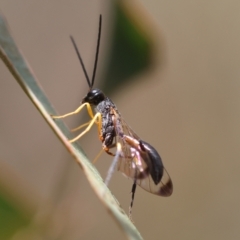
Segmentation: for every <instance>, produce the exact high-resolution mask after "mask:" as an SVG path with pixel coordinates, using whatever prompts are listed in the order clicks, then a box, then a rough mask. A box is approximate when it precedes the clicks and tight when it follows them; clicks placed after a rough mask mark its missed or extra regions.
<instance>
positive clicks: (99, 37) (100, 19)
mask: <svg viewBox="0 0 240 240" xmlns="http://www.w3.org/2000/svg"><path fill="white" fill-rule="evenodd" d="M101 30H102V15H101V14H100V16H99V27H98V41H97V49H96V55H95V63H94V68H93V75H92V84H91V87H93V84H94V80H95V75H96V70H97V62H98V53H99V47H100V39H101Z"/></svg>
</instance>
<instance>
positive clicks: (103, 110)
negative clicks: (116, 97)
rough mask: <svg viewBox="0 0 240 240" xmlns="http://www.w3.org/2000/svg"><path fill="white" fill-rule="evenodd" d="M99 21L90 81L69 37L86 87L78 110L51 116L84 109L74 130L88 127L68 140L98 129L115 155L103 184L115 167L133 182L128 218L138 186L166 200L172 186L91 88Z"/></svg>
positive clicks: (153, 156) (155, 157) (152, 154)
mask: <svg viewBox="0 0 240 240" xmlns="http://www.w3.org/2000/svg"><path fill="white" fill-rule="evenodd" d="M101 22H102V18H101V15H100V19H99V31H98V42H97V49H96V56H95V64H94V70H93V76H92V80H91V81H90V79H89V77H88V74H87V71H86V69H85V66H84V64H83V61H82V58H81V55H80V53H79V51H78V48H77V46H76V43H75V41H74V39H73V37H70V38H71V41H72V43H73V46H74V48H75V50H76V53H77V55H78V58H79V60H80V63H81V66H82V68H83V71H84V74H85V77H86V79H87V83H88V86H89V91H88V93H87V95H86V96H85V97H84V98H83V100H82V104H81V105H80V107H79V108H78V109H76V110H75V111H74V112H70V113H68V114H65V115H62V116H52V117H53V118H65V117H67V116H70V115H74V114H77V113H79V112H80V111H81V110H82V109H83V108H84V107H86V108H87V111H88V114H89V116H90V118H91V120H90V121H89V122H88V123H86V124H83V125H81V126H80V127H78V128H76V129H75V130H77V129H80V128H82V127H84V126H87V127H86V129H85V130H84V131H83V132H82V133H81V134H79V135H78V136H77V137H75V138H74V139H71V140H69V141H70V142H75V141H77V140H78V139H80V138H81V137H82V136H83V135H84V134H85V133H87V132H88V131H89V130H90V129H91V127H92V126H93V125H94V124H96V125H97V126H98V133H99V138H100V140H101V142H102V148H103V150H104V151H105V152H106V153H108V154H110V155H112V156H114V160H113V162H112V165H111V167H110V169H109V171H108V174H107V177H106V180H105V183H106V185H107V184H108V183H109V180H110V178H111V175H112V173H113V171H114V169H115V168H116V166H117V169H118V170H119V171H120V172H122V173H123V174H124V175H125V176H127V177H129V178H131V179H132V180H133V186H132V191H131V193H132V200H131V204H130V207H129V216H130V217H131V210H132V206H133V200H134V194H135V191H136V186H137V185H139V186H140V187H142V188H143V189H145V190H146V191H148V192H150V193H153V194H156V195H159V196H164V197H167V196H170V195H171V194H172V191H173V184H172V181H171V178H170V176H169V175H168V173H167V171H166V169H165V168H164V166H163V163H162V160H161V157H160V156H159V154H158V152H157V151H156V150H155V148H154V147H152V146H151V145H150V144H149V143H147V142H145V141H143V140H142V139H141V138H140V137H138V135H137V134H136V133H135V132H134V131H133V130H132V129H131V128H130V127H129V126H128V125H127V124H126V122H125V121H124V120H123V118H122V117H121V114H120V113H119V112H118V110H117V107H116V105H115V104H114V103H113V102H112V101H111V100H110V99H109V98H108V97H106V96H105V95H104V93H103V92H102V91H101V90H99V89H93V85H94V79H95V74H96V68H97V60H98V53H99V46H100V37H101ZM113 148H117V150H116V152H115V153H113V152H112V149H113Z"/></svg>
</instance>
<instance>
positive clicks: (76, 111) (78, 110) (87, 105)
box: [52, 103, 93, 118]
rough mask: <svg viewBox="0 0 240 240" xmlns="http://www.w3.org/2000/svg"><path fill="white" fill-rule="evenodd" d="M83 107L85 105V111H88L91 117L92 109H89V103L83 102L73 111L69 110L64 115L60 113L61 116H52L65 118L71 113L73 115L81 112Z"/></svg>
mask: <svg viewBox="0 0 240 240" xmlns="http://www.w3.org/2000/svg"><path fill="white" fill-rule="evenodd" d="M84 107H87V111H88V114H89V116H90V117H91V118H93V112H92V109H91V106H90V104H89V103H83V104H82V105H81V106H80V107H78V108H77V109H76V110H75V111H73V112H70V113H67V114H64V115H61V116H52V118H65V117H68V116H71V115H75V114H77V113H79V112H81V111H82V109H83V108H84Z"/></svg>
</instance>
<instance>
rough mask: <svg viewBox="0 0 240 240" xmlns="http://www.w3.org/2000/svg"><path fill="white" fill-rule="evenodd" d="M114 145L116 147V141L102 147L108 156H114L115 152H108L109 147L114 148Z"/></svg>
mask: <svg viewBox="0 0 240 240" xmlns="http://www.w3.org/2000/svg"><path fill="white" fill-rule="evenodd" d="M114 147H116V143H113V144H112V145H110V146H108V147H104V148H103V150H104V151H105V152H106V153H107V154H109V155H110V156H113V157H114V156H115V154H114V153H112V152H110V148H114Z"/></svg>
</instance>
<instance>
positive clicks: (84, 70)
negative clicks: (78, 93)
mask: <svg viewBox="0 0 240 240" xmlns="http://www.w3.org/2000/svg"><path fill="white" fill-rule="evenodd" d="M70 39H71V41H72V44H73V46H74V48H75V51H76V53H77V56H78V59H79V61H80V63H81V66H82V69H83V72H84V75H85V77H86V79H87V83H88V86H89V88H90V89H91V88H92V86H91V83H90V80H89V77H88V74H87V71H86V68H85V66H84V63H83V60H82V58H81V55H80V52H79V51H78V47H77V44H76V43H75V41H74V39H73V37H72V36H70Z"/></svg>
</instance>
